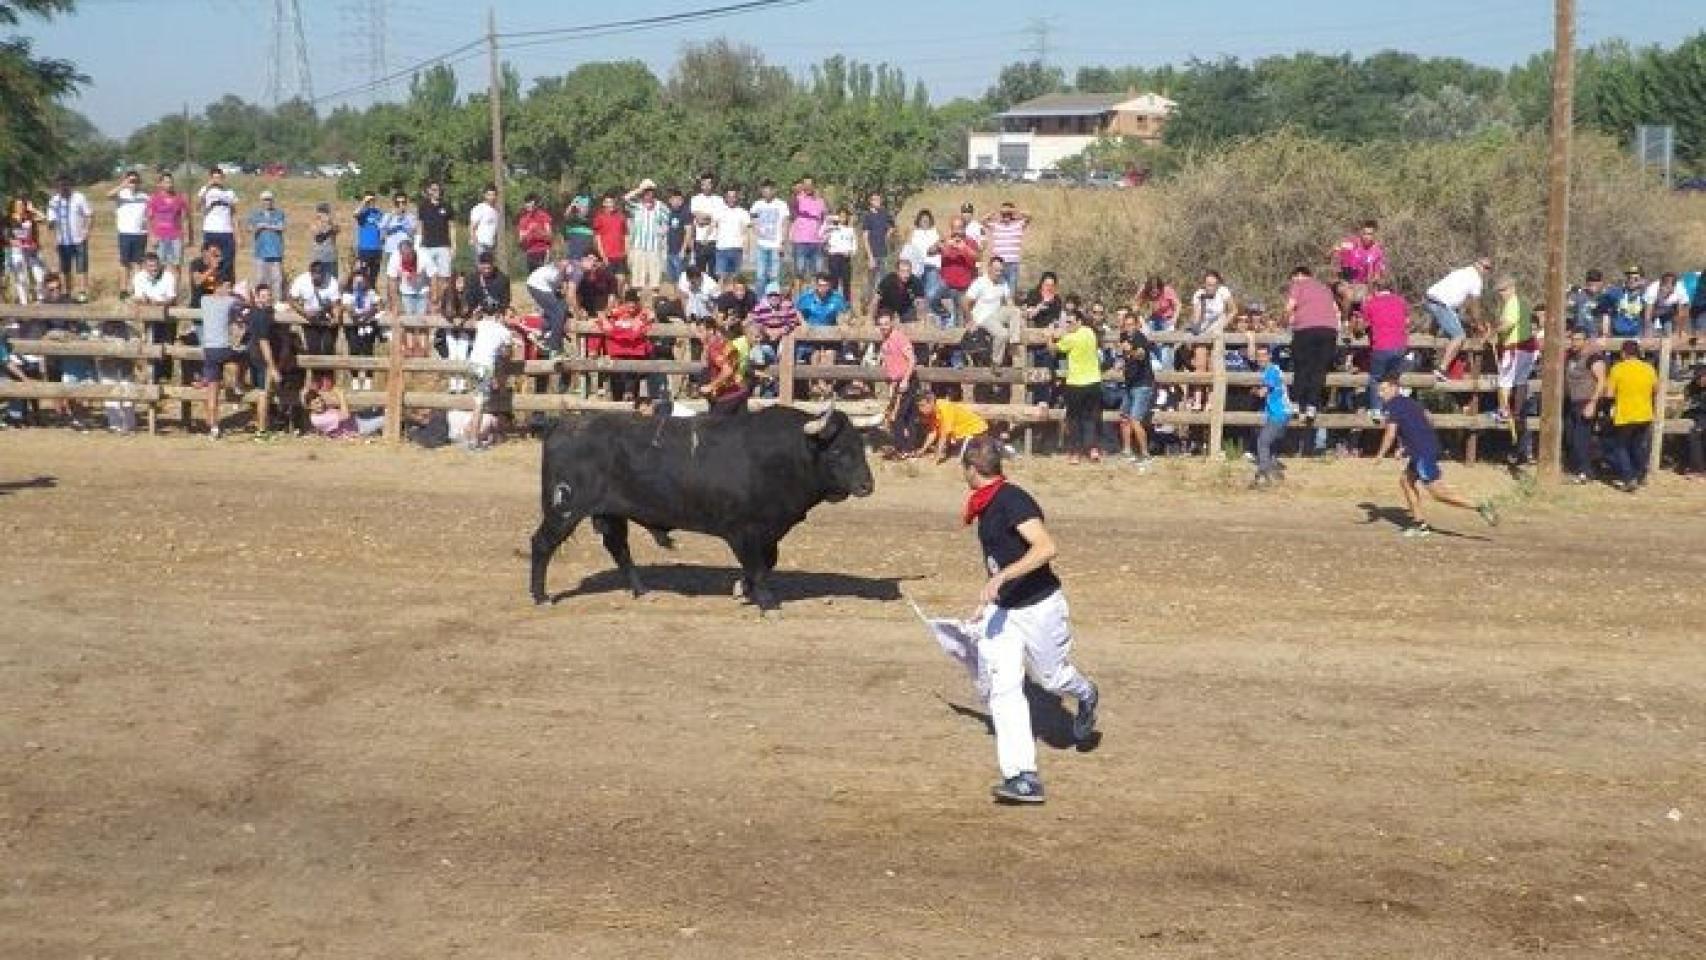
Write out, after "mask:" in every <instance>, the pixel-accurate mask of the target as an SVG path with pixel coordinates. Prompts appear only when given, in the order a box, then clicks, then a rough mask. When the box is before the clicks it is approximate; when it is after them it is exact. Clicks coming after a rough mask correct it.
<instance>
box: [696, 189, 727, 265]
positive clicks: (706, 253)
mask: <svg viewBox="0 0 1706 960" xmlns="http://www.w3.org/2000/svg"><path fill="white" fill-rule="evenodd" d="M716 183H717V178H715V177H713V176H711V175H710V174H708V173H707V174H705V175H704V176H701V177H700V178H699V192H698V193H696V194H694V195H693V199H691V200H689V201H688V202H687V210H688V212H689V213H691V214H693V262H694V263H696V264H698V265H699V269H701V270H704V271H708V272H714V270H715V268H716V265H717V264H716V256H717V218H718V217H719V216H721V215H722V212H723V210H724V208H725V207H727V206H728V205H727V204H726V203H724V202H723V198H722V196H720V195H719V194H718V193H717V192H716Z"/></svg>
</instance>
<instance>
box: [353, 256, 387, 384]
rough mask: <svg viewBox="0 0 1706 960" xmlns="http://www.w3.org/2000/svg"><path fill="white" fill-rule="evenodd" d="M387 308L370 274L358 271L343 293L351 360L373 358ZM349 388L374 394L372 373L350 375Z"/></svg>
mask: <svg viewBox="0 0 1706 960" xmlns="http://www.w3.org/2000/svg"><path fill="white" fill-rule="evenodd" d="M383 306H384V304H383V302H382V301H381V300H380V299H379V291H378V290H376V289H374V287H373V284H372V282H371V281H369V280H368V279H367V273H366V272H365V271H363V270H362V269H361V268H360V267H357V268H356V269H355V271H354V272H353V273H351V274H350V278H349V289H348V290H345V291H344V302H343V312H344V338H345V340H346V341H347V342H348V344H349V355H350V356H352V357H371V356H373V345H374V344H375V343H378V342H379V311H380V309H381V308H382V307H383ZM350 388H351V389H353V390H372V389H373V371H371V370H356V371H354V372H352V373H351V374H350Z"/></svg>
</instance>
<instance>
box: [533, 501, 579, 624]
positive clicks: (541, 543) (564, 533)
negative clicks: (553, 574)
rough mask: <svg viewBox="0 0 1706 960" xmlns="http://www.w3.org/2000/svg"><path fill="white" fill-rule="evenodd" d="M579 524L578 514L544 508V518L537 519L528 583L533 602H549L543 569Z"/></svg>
mask: <svg viewBox="0 0 1706 960" xmlns="http://www.w3.org/2000/svg"><path fill="white" fill-rule="evenodd" d="M579 525H580V517H579V516H576V515H574V514H566V515H565V514H559V513H558V512H557V511H555V510H546V511H545V516H544V519H542V520H540V521H539V529H537V530H535V531H533V569H532V574H531V578H530V580H529V584H530V586H531V587H532V591H533V602H534V603H541V604H542V603H547V602H549V600H550V598H549V597H547V596H546V595H545V571H546V569H547V568H549V567H550V566H551V556H552V555H553V554H555V553H556V552H557V548H558V547H560V546H562V545H563V541H564V540H567V539H568V538H569V535H570V534H572V533H574V532H575V527H577V526H579Z"/></svg>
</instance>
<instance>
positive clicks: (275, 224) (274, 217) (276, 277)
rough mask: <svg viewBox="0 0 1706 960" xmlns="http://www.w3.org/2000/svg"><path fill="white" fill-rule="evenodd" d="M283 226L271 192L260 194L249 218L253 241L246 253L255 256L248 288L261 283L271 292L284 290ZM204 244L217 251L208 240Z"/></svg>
mask: <svg viewBox="0 0 1706 960" xmlns="http://www.w3.org/2000/svg"><path fill="white" fill-rule="evenodd" d="M286 224H287V220H286V217H285V215H284V211H283V210H280V209H279V208H278V206H277V202H276V201H275V200H274V199H273V193H272V191H271V190H262V191H261V205H260V206H259V207H257V208H256V209H255V211H254V212H253V213H251V214H249V232H250V234H251V235H252V236H253V237H254V240H253V242H252V243H251V244H250V246H249V250H250V252H251V253H253V254H254V256H255V270H254V273H252V274H251V275H250V280H249V282H250V283H251V284H256V283H264V284H266V285H267V286H269V287H272V288H273V289H274V290H280V289H283V288H284V230H285V226H286ZM207 242H208V243H211V244H213V245H214V246H215V247H218V246H219V244H217V243H215V242H214V241H213V240H212V239H211V238H209V239H208V240H207ZM224 252H225V251H224V248H222V247H221V248H220V262H221V264H222V265H223V263H224Z"/></svg>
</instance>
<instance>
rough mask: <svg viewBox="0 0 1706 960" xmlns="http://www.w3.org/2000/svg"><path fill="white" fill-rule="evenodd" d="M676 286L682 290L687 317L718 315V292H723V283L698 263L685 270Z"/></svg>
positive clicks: (698, 318) (704, 317)
mask: <svg viewBox="0 0 1706 960" xmlns="http://www.w3.org/2000/svg"><path fill="white" fill-rule="evenodd" d="M675 287H676V289H677V290H679V291H680V292H681V308H682V312H683V313H685V314H687V319H689V320H704V319H709V318H710V317H712V316H715V315H716V312H717V308H716V302H717V294H719V293H722V292H723V287H722V284H720V283H718V282H717V279H716V278H715V277H713V276H711V275H710V274H708V273H706V272H705V271H703V270H701V269H700V268H699V265H698V264H693V265H692V266H690V267H688V268H687V269H686V270H685V271H683V272H682V274H681V278H680V279H678V280H676V281H675Z"/></svg>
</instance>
